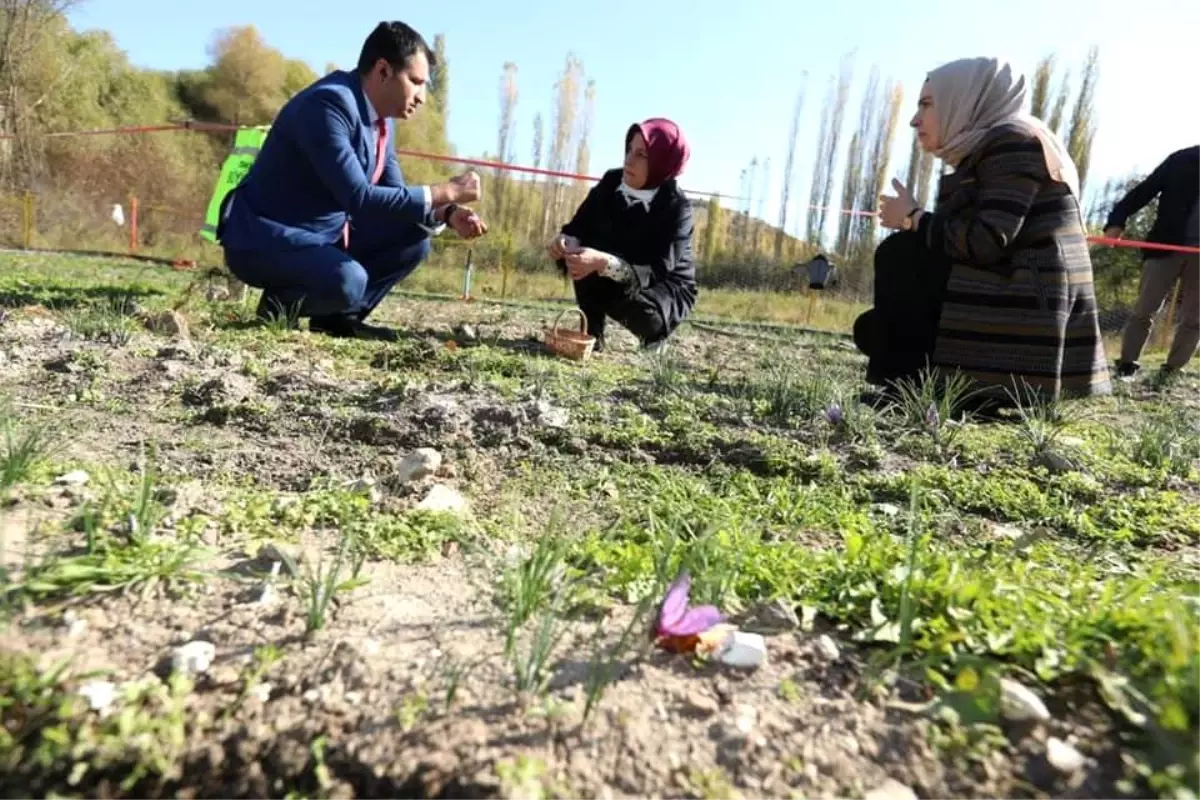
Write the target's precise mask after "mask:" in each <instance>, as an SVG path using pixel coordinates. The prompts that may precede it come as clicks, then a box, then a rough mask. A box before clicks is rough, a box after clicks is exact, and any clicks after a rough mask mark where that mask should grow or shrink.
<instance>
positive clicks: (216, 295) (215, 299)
mask: <svg viewBox="0 0 1200 800" xmlns="http://www.w3.org/2000/svg"><path fill="white" fill-rule="evenodd" d="M204 299H205V300H207V301H208V302H210V303H223V302H225V301H226V300H228V299H229V289H227V288H226V287H224V286H209V287H208V289H206V290H205V292H204Z"/></svg>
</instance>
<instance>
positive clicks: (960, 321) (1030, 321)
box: [918, 126, 1112, 397]
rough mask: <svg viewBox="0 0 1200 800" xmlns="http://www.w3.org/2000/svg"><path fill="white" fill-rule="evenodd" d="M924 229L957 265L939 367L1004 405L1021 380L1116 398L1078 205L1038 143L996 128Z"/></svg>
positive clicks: (947, 186)
mask: <svg viewBox="0 0 1200 800" xmlns="http://www.w3.org/2000/svg"><path fill="white" fill-rule="evenodd" d="M918 230H919V233H920V234H921V235H922V236H923V237H924V241H925V243H926V245H927V246H928V247H929V248H930V249H931V250H932V251H933V252H935V253H945V254H946V256H948V257H949V259H950V261H951V262H952V266H951V269H950V278H949V281H948V282H947V285H946V295H945V301H944V303H943V306H942V314H941V321H940V323H939V327H938V336H937V343H936V345H935V347H934V352H933V358H932V361H933V364H934V365H935V366H936V367H938V368H940V369H942V370H949V369H954V368H958V369H960V370H961V371H962V372H963V373H965V374H966V375H967V376H968V377H970V378H973V379H974V380H975V381H976V382H977V386H978V388H980V389H982V390H983V391H984V392H985V393H986V394H995V395H999V396H1003V395H1004V393H1005V389H1006V388H1008V389H1012V388H1013V386H1014V384H1015V385H1016V386H1017V387H1019V388H1021V389H1022V390H1023V389H1024V386H1023V385H1022V381H1024V383H1025V384H1028V385H1029V386H1030V387H1034V388H1038V389H1041V390H1042V391H1043V392H1045V393H1046V394H1049V395H1051V396H1053V397H1060V396H1065V397H1082V396H1088V395H1102V394H1109V393H1110V392H1111V391H1112V385H1111V383H1110V382H1109V375H1108V368H1107V366H1106V360H1105V353H1104V345H1103V342H1102V340H1101V338H1100V325H1099V320H1098V318H1097V314H1096V296H1095V287H1094V285H1093V281H1092V262H1091V257H1090V255H1089V254H1088V245H1087V239H1086V236H1087V234H1086V232H1085V230H1084V228H1083V220H1082V216H1081V214H1080V211H1079V204H1078V202H1077V201H1076V199H1075V198H1074V197H1073V196H1072V195H1071V193H1070V191H1069V190H1068V189H1067V187H1066V186H1064V185H1063V184H1060V183H1056V182H1054V181H1052V180H1051V179H1050V175H1049V173H1048V172H1047V170H1046V164H1045V160H1044V158H1043V155H1042V146H1041V143H1040V142H1039V140H1038V139H1037V138H1035V137H1034V136H1033V135H1032V134H1028V133H1026V132H1024V131H1023V130H1021V129H1019V128H1016V127H1012V126H999V127H997V128H996V129H994V130H993V131H992V132H991V133H990V134H989V135H988V137H987V138H986V139H985V140H984V141H983V142H982V143H981V144H980V146H979V148H978V149H976V151H975V152H974V153H972V154H971V155H970V156H968V157H967V158H966V159H964V161H963V162H962V164H960V165H959V168H958V169H957V170H956V171H955V172H954V174H952V175H947V176H945V177H943V178H942V179H941V184H940V186H939V188H938V199H937V204H936V207H935V209H934V212H933V213H932V214H926V215H924V216H923V217H922V219H921V223H920V227H919V229H918Z"/></svg>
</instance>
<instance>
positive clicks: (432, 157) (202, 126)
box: [0, 121, 745, 200]
mask: <svg viewBox="0 0 1200 800" xmlns="http://www.w3.org/2000/svg"><path fill="white" fill-rule="evenodd" d="M238 129H239V126H237V125H227V124H224V123H219V122H191V121H189V122H184V123H176V124H170V125H131V126H127V127H121V128H93V129H91V130H86V131H57V132H55V133H47V134H46V138H48V139H56V138H66V137H71V136H113V135H120V134H131V133H167V132H170V131H205V132H209V133H232V132H236V131H237V130H238ZM11 138H13V135H12V134H3V135H0V139H11ZM396 154H397V155H401V156H408V157H409V158H422V159H425V160H428V161H442V162H445V163H449V164H463V165H465V166H470V167H484V168H487V169H500V170H504V171H506V172H524V173H526V174H529V175H544V176H546V177H550V178H566V179H568V180H576V181H593V182H596V181H599V180H600V178H597V177H594V176H592V175H580V174H578V173H575V172H562V171H560V170H554V169H542V168H541V167H523V166H520V165H519V164H506V163H504V162H502V161H485V160H483V159H478V158H460V157H458V156H443V155H438V154H436V153H425V152H422V151H420V150H405V149H401V148H396ZM683 191H684V194H692V195H699V196H701V197H719V198H722V199H725V200H743V199H745V198H742V197H737V196H735V195H728V194H720V193H719V192H702V191H698V190H694V189H684V190H683Z"/></svg>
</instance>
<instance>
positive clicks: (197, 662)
mask: <svg viewBox="0 0 1200 800" xmlns="http://www.w3.org/2000/svg"><path fill="white" fill-rule="evenodd" d="M216 657H217V648H216V646H215V645H214V644H213V643H212V642H202V641H193V642H188V643H187V644H185V645H183V646H182V647H179V648H176V650H175V653H174V655H173V656H172V658H171V665H172V666H173V667H174V669H175V671H176V672H179V673H181V674H183V675H188V676H191V675H203V674H204V673H206V672H208V670H209V667H211V666H212V662H213V659H214V658H216Z"/></svg>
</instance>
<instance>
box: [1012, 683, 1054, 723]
mask: <svg viewBox="0 0 1200 800" xmlns="http://www.w3.org/2000/svg"><path fill="white" fill-rule="evenodd" d="M1000 713H1002V714H1003V715H1004V718H1005V719H1008V720H1011V721H1013V722H1024V721H1026V720H1038V721H1041V722H1045V721H1047V720H1049V719H1050V711H1049V710H1048V709H1047V708H1046V704H1045V703H1043V702H1042V699H1041V698H1040V697H1038V696H1037V695H1036V694H1034V693H1033V692H1032V691H1031V690H1030V689H1028V688H1027V687H1025V686H1022V685H1021V684H1019V683H1017V682H1016V681H1014V680H1011V679H1009V678H1001V679H1000Z"/></svg>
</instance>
